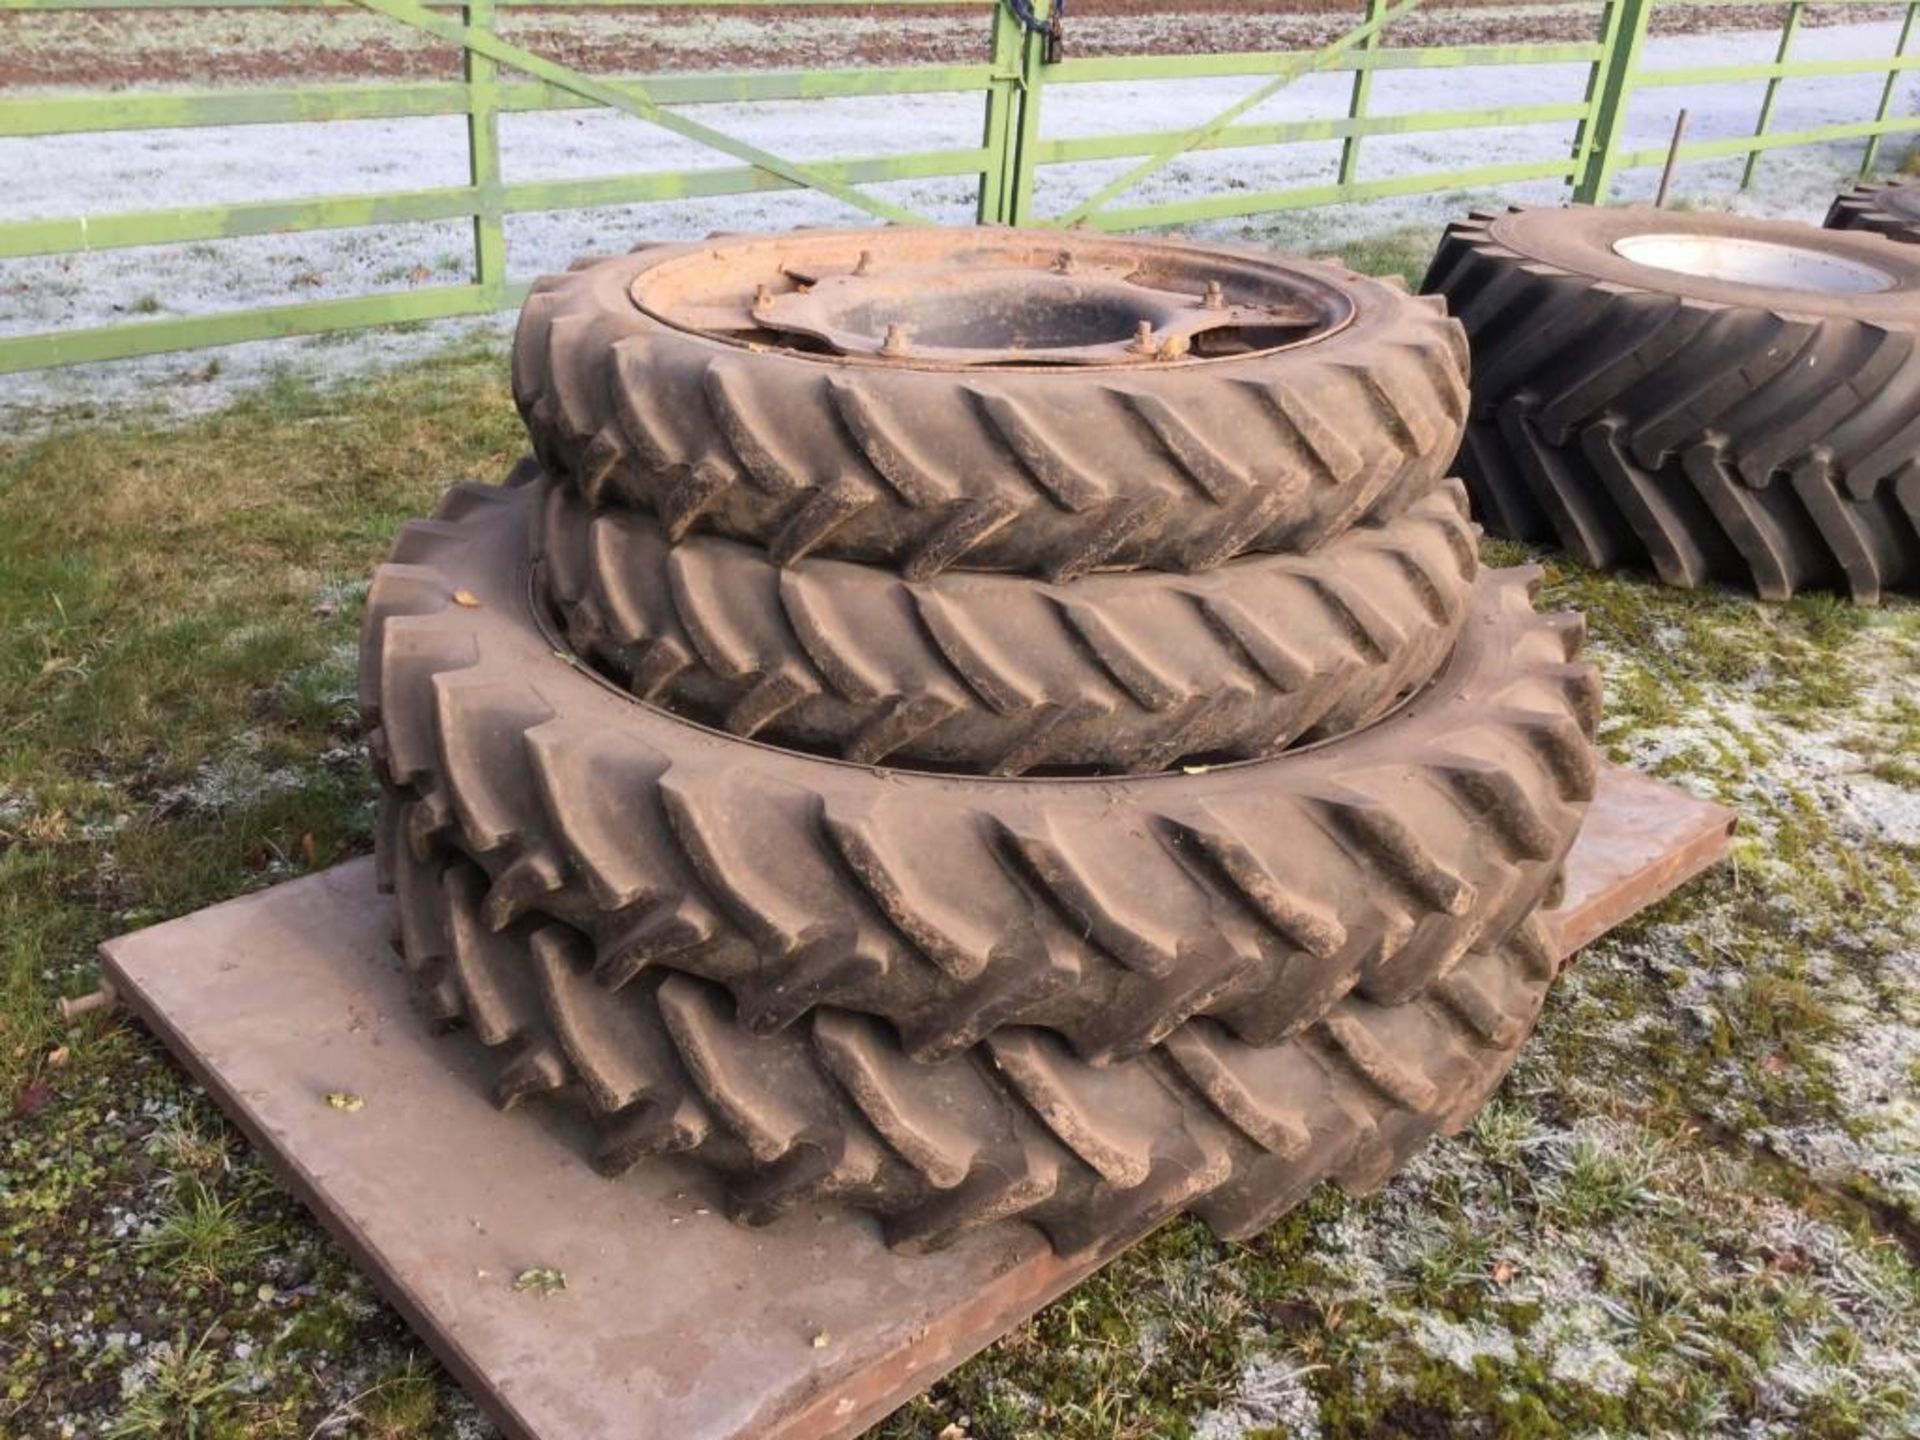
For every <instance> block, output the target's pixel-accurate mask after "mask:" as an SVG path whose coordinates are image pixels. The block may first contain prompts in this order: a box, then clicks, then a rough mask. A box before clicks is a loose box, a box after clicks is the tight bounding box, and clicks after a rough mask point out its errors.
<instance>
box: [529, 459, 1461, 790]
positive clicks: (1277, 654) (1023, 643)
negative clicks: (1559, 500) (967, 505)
mask: <svg viewBox="0 0 1920 1440" xmlns="http://www.w3.org/2000/svg"><path fill="white" fill-rule="evenodd" d="M1466 510H1467V495H1466V490H1465V489H1464V488H1463V487H1462V486H1461V485H1460V483H1459V482H1458V481H1448V482H1446V484H1444V485H1443V486H1441V487H1440V488H1439V489H1437V490H1435V491H1434V492H1433V493H1431V494H1429V495H1427V496H1425V497H1424V498H1422V499H1420V500H1418V501H1416V502H1415V503H1414V504H1413V505H1412V506H1411V507H1410V508H1409V509H1407V510H1406V511H1405V512H1404V513H1402V514H1401V515H1399V516H1398V517H1396V518H1395V519H1393V520H1389V521H1387V522H1385V523H1384V524H1382V525H1379V526H1361V527H1357V528H1355V529H1352V530H1349V531H1347V532H1345V533H1344V534H1341V535H1339V536H1336V537H1335V538H1334V539H1332V540H1330V541H1328V542H1327V544H1326V545H1324V546H1322V547H1321V548H1320V549H1319V550H1317V551H1315V552H1314V553H1313V554H1312V555H1307V556H1299V555H1249V556H1244V557H1242V558H1240V559H1238V560H1234V561H1231V562H1229V563H1228V564H1226V565H1223V566H1221V567H1220V568H1219V569H1218V570H1215V571H1213V572H1211V573H1209V574H1207V575H1197V576H1185V575H1173V574H1169V573H1167V572H1165V571H1160V570H1143V571H1131V572H1121V573H1115V574H1100V575H1089V576H1085V577H1083V578H1081V579H1079V580H1076V581H1074V582H1073V583H1072V584H1070V585H1050V584H1047V583H1045V582H1043V581H1038V580H1034V579H1031V578H1029V577H1027V576H1022V575H998V574H991V573H982V572H964V571H949V572H948V573H946V574H944V575H938V576H935V577H934V578H933V579H931V580H924V581H919V582H913V581H907V580H902V579H901V578H900V577H899V576H897V575H895V574H894V573H893V572H891V571H888V570H882V569H880V568H878V567H875V566H869V565H857V564H851V563H849V562H847V561H844V560H822V559H809V560H800V561H796V562H794V563H793V564H791V565H788V566H786V567H784V568H783V567H781V566H778V565H775V564H774V563H773V562H772V561H771V560H770V559H769V558H768V557H767V554H766V552H765V551H763V550H760V549H757V548H755V547H754V546H751V545H743V544H741V543H740V542H738V541H735V540H726V539H722V538H720V537H718V536H711V535H694V536H689V537H688V538H687V539H685V540H682V541H681V542H680V543H679V544H677V545H675V544H673V543H671V542H670V541H669V540H668V539H667V537H666V535H665V534H664V533H663V532H662V530H661V528H660V524H659V522H658V521H657V520H655V519H653V518H652V517H651V516H649V515H646V514H644V513H643V512H640V511H637V510H621V511H611V512H609V511H601V512H595V511H593V510H592V509H590V508H589V507H588V506H587V505H586V504H585V503H584V502H583V501H582V500H581V499H580V497H579V495H578V493H577V492H576V491H574V490H573V488H572V487H571V486H565V485H557V484H554V483H552V482H551V481H543V482H542V483H541V499H540V501H539V504H538V506H537V511H538V516H539V524H540V534H539V536H538V538H537V539H536V542H535V543H536V546H537V547H538V552H539V553H540V554H541V555H542V556H543V557H544V562H545V567H546V573H545V583H546V589H547V593H548V594H549V596H550V597H551V599H552V600H553V601H554V602H555V604H556V605H557V606H558V608H559V612H560V614H561V616H562V617H563V620H564V628H565V631H566V636H567V642H568V645H569V647H570V648H571V649H572V650H573V651H574V653H576V654H578V655H580V656H582V657H584V658H586V659H588V660H589V661H591V662H592V663H593V664H594V665H595V666H596V667H597V668H598V669H600V670H601V671H602V672H603V673H605V674H608V675H610V676H612V677H613V678H614V679H616V680H617V681H619V682H620V683H621V684H622V685H623V686H625V687H626V688H627V689H629V690H630V691H632V693H633V694H634V695H636V696H638V697H639V698H640V699H642V700H646V701H648V702H650V703H653V704H658V705H663V706H665V707H666V708H668V709H671V710H673V711H675V712H676V713H679V714H683V715H688V716H691V717H693V718H696V719H699V720H701V721H702V722H704V723H706V724H709V725H713V726H715V727H716V728H718V729H723V730H726V731H728V732H730V733H732V734H734V735H739V736H742V737H751V736H755V735H759V736H762V737H763V738H765V739H767V740H769V741H771V742H773V743H776V744H779V745H783V746H786V747H789V748H800V749H806V750H813V751H819V752H822V753H829V754H834V755H838V756H840V757H841V758H842V759H846V760H851V761H854V762H856V763H858V764H866V765H871V764H879V763H881V762H882V761H885V762H887V763H889V764H896V765H906V766H912V767H920V768H933V769H955V770H961V771H964V772H966V773H968V774H992V775H1019V774H1023V773H1027V772H1030V771H1034V770H1046V771H1049V772H1054V773H1058V772H1061V771H1074V770H1081V771H1087V770H1090V771H1098V772H1102V773H1108V774H1111V773H1116V772H1120V773H1144V772H1151V771H1159V770H1166V769H1169V768H1172V767H1174V766H1176V765H1180V764H1197V763H1204V762H1206V761H1208V760H1221V759H1249V758H1256V757H1258V756H1262V755H1269V754H1272V753H1274V752H1275V751H1277V750H1280V749H1282V748H1284V747H1286V746H1287V745H1289V744H1291V743H1293V742H1294V741H1295V740H1296V739H1299V738H1301V737H1306V738H1307V739H1314V738H1317V737H1322V736H1337V735H1341V734H1344V733H1346V732H1347V731H1349V730H1353V729H1356V728H1358V727H1359V726H1361V725H1364V724H1366V723H1368V722H1369V721H1371V720H1374V719H1377V718H1378V717H1379V716H1380V715H1381V714H1382V713H1384V712H1385V711H1387V710H1388V709H1390V708H1391V707H1392V706H1393V705H1395V704H1396V703H1397V702H1398V701H1400V700H1401V699H1402V698H1404V697H1405V696H1406V695H1407V694H1409V693H1410V692H1412V691H1414V690H1417V689H1419V688H1420V687H1421V686H1423V685H1425V684H1426V683H1427V681H1428V680H1430V679H1432V678H1433V675H1434V672H1435V671H1437V670H1438V669H1439V668H1440V666H1441V664H1442V663H1444V662H1445V660H1446V658H1447V656H1448V655H1449V654H1450V653H1451V652H1452V649H1453V644H1454V640H1455V638H1456V637H1457V636H1458V634H1459V631H1460V627H1461V625H1462V624H1463V623H1464V622H1465V619H1466V613H1467V602H1468V599H1469V597H1470V596H1471V594H1472V591H1473V581H1474V575H1475V573H1476V570H1477V561H1476V558H1475V549H1474V531H1473V527H1472V526H1471V525H1470V524H1469V523H1468V522H1467V516H1466Z"/></svg>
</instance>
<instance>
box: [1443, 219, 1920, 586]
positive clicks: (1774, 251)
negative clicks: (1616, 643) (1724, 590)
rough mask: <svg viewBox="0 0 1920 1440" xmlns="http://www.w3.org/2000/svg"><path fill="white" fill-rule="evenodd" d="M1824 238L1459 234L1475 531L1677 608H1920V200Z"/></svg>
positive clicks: (1715, 227) (1454, 279) (1680, 232)
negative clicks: (1657, 586) (1723, 596)
mask: <svg viewBox="0 0 1920 1440" xmlns="http://www.w3.org/2000/svg"><path fill="white" fill-rule="evenodd" d="M1827 224H1828V227H1829V228H1826V229H1818V228H1815V227H1813V226H1809V225H1798V224H1793V223H1790V222H1785V221H1774V220H1750V219H1744V218H1741V217H1737V216H1729V215H1716V214H1708V213H1700V212H1674V211H1661V210H1648V209H1644V208H1632V207H1628V208H1620V209H1611V208H1609V209H1594V208H1590V207H1585V206H1575V207H1573V208H1571V209H1560V210H1548V209H1537V210H1514V211H1509V212H1502V213H1494V212H1486V213H1476V214H1475V215H1473V216H1472V217H1471V218H1470V219H1468V220H1466V221H1463V222H1461V223H1459V224H1457V225H1454V226H1453V227H1451V229H1449V231H1448V232H1447V236H1446V239H1445V240H1444V241H1443V242H1442V244H1441V247H1440V251H1439V254H1438V255H1437V256H1436V257H1435V259H1434V262H1433V267H1432V269H1431V270H1430V272H1429V273H1428V276H1427V281H1426V285H1425V286H1424V288H1425V289H1427V290H1429V291H1430V292H1432V293H1434V294H1436V295H1439V296H1443V297H1444V298H1445V299H1446V301H1447V302H1448V304H1449V306H1450V307H1451V309H1452V311H1453V313H1454V314H1455V315H1457V316H1458V317H1459V318H1460V320H1461V321H1462V323H1463V324H1464V325H1465V326H1466V329H1467V334H1468V337H1469V339H1470V342H1471V344H1472V347H1473V357H1474V388H1473V413H1472V417H1471V419H1470V421H1469V423H1468V425H1467V431H1466V443H1465V446H1464V448H1463V450H1462V455H1461V470H1462V473H1463V474H1464V476H1465V478H1466V481H1467V484H1468V487H1469V489H1470V490H1471V492H1472V495H1473V505H1474V513H1475V515H1476V517H1477V518H1478V519H1480V520H1481V522H1482V523H1483V524H1485V525H1486V527H1487V529H1488V530H1489V531H1490V532H1491V533H1493V534H1496V535H1500V536H1503V537H1507V538H1512V539H1520V540H1544V541H1552V542H1556V543H1558V544H1559V545H1560V546H1562V547H1563V548H1564V549H1566V550H1567V551H1568V553H1570V554H1571V555H1573V556H1574V557H1575V558H1576V559H1578V560H1580V561H1581V562H1583V563H1585V564H1587V565H1590V566H1593V567H1595V568H1597V569H1612V568H1617V567H1626V568H1630V569H1651V570H1652V571H1653V572H1655V573H1656V574H1657V575H1658V576H1659V577H1660V578H1661V579H1662V580H1664V581H1666V582H1668V583H1669V584H1673V585H1680V586H1695V585H1699V584H1701V583H1703V582H1708V581H1718V582H1724V583H1731V584H1735V585H1740V586H1744V587H1747V588H1750V589H1752V590H1754V591H1756V592H1757V593H1758V594H1759V595H1760V596H1761V597H1763V598H1766V599H1774V600H1778V599H1785V598H1786V597H1788V596H1790V595H1793V594H1795V593H1797V592H1799V591H1802V590H1807V589H1826V590H1838V591H1840V592H1842V593H1844V594H1847V595H1849V596H1850V597H1851V598H1853V599H1854V600H1856V601H1859V602H1861V603H1868V604H1870V603H1873V602H1875V601H1877V600H1879V599H1880V598H1881V596H1882V595H1883V594H1885V593H1887V592H1889V591H1895V590H1905V591H1909V592H1912V591H1920V247H1916V246H1914V245H1912V244H1903V243H1900V242H1901V241H1912V240H1915V239H1920V187H1911V186H1862V187H1860V188H1859V189H1857V190H1855V191H1853V192H1850V193H1849V194H1847V195H1843V196H1841V197H1840V198H1839V199H1838V200H1837V201H1836V202H1835V203H1834V206H1833V209H1832V211H1831V213H1830V214H1829V215H1828V217H1827Z"/></svg>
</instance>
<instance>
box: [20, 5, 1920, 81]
mask: <svg viewBox="0 0 1920 1440" xmlns="http://www.w3.org/2000/svg"><path fill="white" fill-rule="evenodd" d="M1783 11H1784V7H1783V6H1779V5H1741V4H1727V5H1711V6H1684V7H1676V8H1674V9H1672V10H1665V11H1660V12H1657V13H1656V14H1655V16H1654V19H1653V33H1655V34H1657V35H1673V34H1694V33H1700V32H1704V31H1713V30H1728V29H1757V28H1770V27H1772V26H1774V25H1777V24H1778V23H1779V21H1780V19H1781V16H1782V14H1783ZM1895 13H1896V10H1895V7H1892V6H1889V7H1887V8H1886V9H1885V10H1884V11H1882V10H1881V9H1880V8H1879V7H1875V8H1874V9H1873V10H1872V11H1871V12H1855V13H1852V14H1843V13H1838V12H1836V11H1820V10H1814V11H1811V12H1809V13H1808V14H1807V15H1806V16H1805V17H1804V20H1803V23H1804V24H1807V25H1810V26H1811V25H1818V24H1823V23H1837V22H1839V21H1843V20H1845V21H1859V20H1866V19H1876V18H1883V16H1891V15H1893V14H1895ZM1359 18H1360V11H1359V7H1358V6H1356V5H1355V4H1353V3H1351V0H1291V3H1283V0H1177V3H1174V4H1170V5H1169V4H1160V3H1156V0H1078V3H1077V4H1075V5H1074V7H1073V9H1072V12H1071V19H1070V22H1069V27H1068V41H1067V45H1068V53H1069V54H1071V55H1119V54H1192V53H1210V52H1216V51H1228V50H1274V49H1302V48H1312V47H1317V46H1321V45H1325V44H1326V43H1328V42H1329V41H1331V40H1333V39H1335V38H1337V37H1338V36H1339V35H1341V34H1342V33H1344V32H1345V31H1346V30H1347V29H1349V28H1350V27H1351V26H1352V25H1353V24H1355V23H1357V21H1358V19H1359ZM1597 20H1598V7H1597V6H1589V5H1583V4H1576V5H1567V4H1558V5H1514V4H1511V3H1500V0H1453V3H1450V4H1447V5H1444V6H1436V7H1434V8H1433V9H1430V10H1423V11H1418V12H1415V13H1414V14H1412V15H1410V16H1407V17H1406V18H1404V19H1402V20H1400V21H1397V22H1395V23H1394V24H1393V25H1392V26H1391V27H1390V28H1389V30H1388V32H1387V33H1386V36H1385V38H1384V42H1383V43H1385V44H1387V45H1388V46H1390V47H1412V46H1430V45H1460V44H1485V43H1489V42H1493V41H1498V42H1501V43H1542V42H1555V41H1579V40H1587V39H1591V38H1593V36H1594V33H1595V29H1596V25H1597ZM500 30H501V33H502V34H504V35H505V36H506V37H507V38H509V39H511V40H513V41H514V42H515V43H517V44H520V45H523V46H525V47H527V48H528V49H531V50H534V51H536V52H538V53H539V54H541V55H543V56H546V57H548V58H551V59H553V60H556V61H559V62H560V63H562V64H566V65H570V66H574V67H577V68H579V69H582V70H586V71H590V72H596V73H603V74H605V73H645V72H659V71H669V70H680V71H685V70H737V69H770V68H795V67H821V66H869V65H901V64H937V63H954V62H961V63H965V62H972V61H980V60H984V59H985V58H986V55H987V44H988V34H989V25H988V21H987V15H986V8H985V6H984V5H983V6H982V9H981V10H980V11H978V12H976V11H973V10H955V9H953V8H952V7H927V8H924V9H923V8H918V7H913V8H904V9H903V8H897V7H891V6H888V7H882V6H875V5H857V4H852V5H847V6H844V7H833V8H831V9H822V8H820V7H818V6H800V5H776V6H770V7H768V8H766V9H756V10H754V11H752V12H742V11H712V10H700V9H693V10H657V11H641V12H632V11H627V12H622V11H609V10H608V9H606V8H605V7H593V8H587V9H582V8H572V9H569V8H564V7H554V8H551V9H538V10H514V11H512V12H509V13H508V14H506V15H505V16H504V17H503V18H502V20H501V22H500ZM459 74H460V53H459V51H458V50H457V49H455V48H454V47H452V46H449V45H444V44H442V43H440V42H438V41H436V40H433V39H431V38H429V37H426V36H423V35H419V34H418V33H416V32H410V31H407V30H405V29H404V28H402V27H400V26H398V25H396V24H394V23H393V22H391V21H388V20H386V19H384V18H382V17H379V16H375V15H370V14H365V13H361V12H358V11H319V10H314V11H292V12H288V11H264V10H263V11H235V10H203V11H173V12H167V13H166V14H165V17H164V18H163V19H156V18H154V16H153V14H152V12H143V11H138V10H123V11H99V12H92V13H78V12H52V13H48V12H37V13H36V12H12V13H0V89H24V88H32V89H41V88H61V89H67V88H88V89H98V88H117V87H123V86H141V85H151V84H192V85H220V86H225V85H257V84H262V83H267V82H286V81H305V82H329V81H353V80H378V79H457V78H458V77H459Z"/></svg>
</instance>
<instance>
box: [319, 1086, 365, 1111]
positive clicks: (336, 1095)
mask: <svg viewBox="0 0 1920 1440" xmlns="http://www.w3.org/2000/svg"><path fill="white" fill-rule="evenodd" d="M366 1103H367V1102H366V1101H365V1100H362V1099H361V1098H360V1097H359V1096H358V1095H352V1094H349V1093H348V1092H347V1091H345V1090H333V1091H329V1092H328V1094H327V1104H329V1105H331V1106H332V1107H333V1108H334V1109H336V1110H345V1111H348V1112H352V1111H355V1110H360V1109H363V1108H365V1106H366Z"/></svg>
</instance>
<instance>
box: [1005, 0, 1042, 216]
mask: <svg viewBox="0 0 1920 1440" xmlns="http://www.w3.org/2000/svg"><path fill="white" fill-rule="evenodd" d="M1033 12H1034V14H1035V15H1036V16H1037V17H1038V18H1039V19H1042V20H1045V19H1048V18H1050V16H1051V15H1052V12H1053V0H1033ZM1046 68H1047V42H1046V37H1045V36H1044V35H1041V34H1039V33H1038V32H1036V31H1032V30H1024V29H1023V32H1022V37H1021V45H1020V103H1019V107H1018V109H1017V111H1016V112H1015V118H1014V125H1013V133H1012V137H1011V140H1012V147H1013V149H1012V167H1013V183H1012V184H1011V185H1010V186H1008V188H1007V223H1008V224H1009V225H1026V224H1029V223H1031V222H1032V220H1033V184H1034V179H1035V171H1036V170H1037V169H1038V168H1039V167H1038V166H1036V165H1035V164H1034V159H1033V157H1034V153H1035V151H1036V150H1037V149H1038V146H1039V140H1040V90H1041V86H1042V83H1043V82H1042V77H1043V76H1044V75H1045V73H1046Z"/></svg>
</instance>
